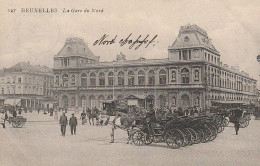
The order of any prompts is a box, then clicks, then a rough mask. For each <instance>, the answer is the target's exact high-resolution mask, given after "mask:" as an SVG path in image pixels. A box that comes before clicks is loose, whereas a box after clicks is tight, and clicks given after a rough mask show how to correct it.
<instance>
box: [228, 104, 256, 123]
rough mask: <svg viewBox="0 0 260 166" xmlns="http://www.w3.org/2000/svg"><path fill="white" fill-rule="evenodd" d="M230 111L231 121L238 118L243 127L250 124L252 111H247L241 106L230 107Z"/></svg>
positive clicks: (233, 121)
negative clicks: (240, 107)
mask: <svg viewBox="0 0 260 166" xmlns="http://www.w3.org/2000/svg"><path fill="white" fill-rule="evenodd" d="M227 112H228V113H229V122H231V123H235V121H236V120H237V119H238V120H239V124H240V127H241V128H245V127H247V126H248V125H249V121H250V120H251V118H250V113H247V112H246V111H245V110H242V109H239V108H233V109H229V110H228V111H227Z"/></svg>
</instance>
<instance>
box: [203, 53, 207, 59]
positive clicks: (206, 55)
mask: <svg viewBox="0 0 260 166" xmlns="http://www.w3.org/2000/svg"><path fill="white" fill-rule="evenodd" d="M204 59H205V61H206V60H207V53H205V57H204Z"/></svg>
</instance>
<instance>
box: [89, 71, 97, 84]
mask: <svg viewBox="0 0 260 166" xmlns="http://www.w3.org/2000/svg"><path fill="white" fill-rule="evenodd" d="M90 86H96V74H95V73H90Z"/></svg>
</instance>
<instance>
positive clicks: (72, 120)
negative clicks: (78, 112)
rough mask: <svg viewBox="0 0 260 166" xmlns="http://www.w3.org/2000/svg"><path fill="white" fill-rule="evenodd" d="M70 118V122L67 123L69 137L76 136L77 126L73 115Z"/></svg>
mask: <svg viewBox="0 0 260 166" xmlns="http://www.w3.org/2000/svg"><path fill="white" fill-rule="evenodd" d="M71 115H72V117H71V118H70V122H69V125H70V130H71V135H73V134H74V135H76V126H77V125H78V122H77V118H76V117H75V116H74V114H71Z"/></svg>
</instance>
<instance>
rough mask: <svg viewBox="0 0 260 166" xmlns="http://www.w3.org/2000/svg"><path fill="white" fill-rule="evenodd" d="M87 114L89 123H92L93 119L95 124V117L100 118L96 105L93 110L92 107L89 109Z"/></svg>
mask: <svg viewBox="0 0 260 166" xmlns="http://www.w3.org/2000/svg"><path fill="white" fill-rule="evenodd" d="M86 112H87V116H88V120H89V124H90V125H91V121H92V123H93V126H94V124H95V123H94V119H96V120H98V116H99V110H98V109H97V108H96V107H95V108H93V109H92V110H91V109H89V108H88V109H87V111H86Z"/></svg>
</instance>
